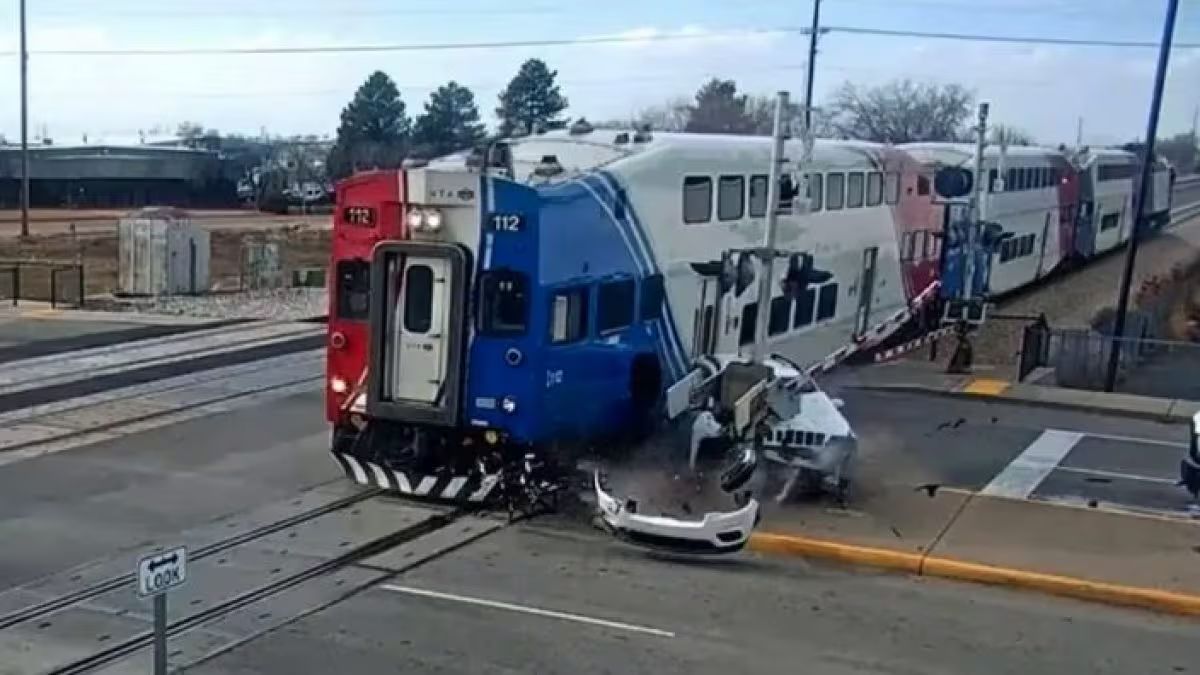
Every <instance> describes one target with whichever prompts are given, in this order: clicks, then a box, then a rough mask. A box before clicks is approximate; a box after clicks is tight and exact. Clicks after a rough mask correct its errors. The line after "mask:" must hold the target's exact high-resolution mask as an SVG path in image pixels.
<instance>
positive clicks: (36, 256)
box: [0, 216, 331, 302]
mask: <svg viewBox="0 0 1200 675" xmlns="http://www.w3.org/2000/svg"><path fill="white" fill-rule="evenodd" d="M328 218H329V217H328V216H324V219H325V220H326V221H328ZM115 222H116V221H115V220H114V221H113V225H112V226H111V227H108V228H107V229H105V228H102V227H101V228H97V229H96V230H92V231H88V230H83V229H82V228H81V229H80V230H77V233H76V234H74V235H72V234H68V233H65V232H63V231H59V232H53V233H40V232H39V233H38V234H34V235H32V236H30V237H28V238H26V239H22V238H20V237H16V236H12V235H11V234H8V233H7V232H5V231H4V230H3V227H4V226H5V225H7V223H4V224H0V259H2V260H0V298H11V297H12V276H11V273H10V272H8V271H7V270H9V269H11V264H5V263H11V262H12V261H16V260H19V261H46V262H58V263H65V264H71V263H74V262H77V261H80V262H82V263H83V268H84V280H85V293H86V294H87V295H96V294H108V293H113V292H114V291H115V290H116V284H117V236H116V229H115ZM285 222H286V221H285ZM205 225H206V226H207V225H208V223H205ZM39 229H40V228H35V231H38V230H39ZM64 229H65V228H64ZM209 229H210V234H211V237H210V241H211V244H212V252H211V268H210V278H211V282H212V284H213V285H214V287H215V288H219V289H223V290H231V289H235V288H237V287H238V280H239V277H240V274H241V259H242V246H243V244H244V243H245V242H247V241H248V240H251V239H257V240H263V239H266V240H269V241H277V242H279V243H280V244H281V246H280V257H281V258H282V260H281V262H282V266H283V270H284V280H285V282H286V281H287V280H289V279H290V278H291V270H293V269H297V268H311V267H325V266H326V265H328V263H329V241H330V233H331V231H330V229H329V228H328V225H327V224H322V225H314V226H309V225H307V224H306V223H303V222H300V223H295V222H288V223H287V224H283V225H280V224H277V223H276V224H272V223H270V222H269V218H264V220H262V221H257V222H254V223H253V225H252V226H250V227H246V226H244V225H241V226H239V225H237V224H232V223H231V224H230V226H228V227H216V228H211V227H210V228H209ZM5 235H7V236H5ZM57 283H58V284H59V290H58V295H57V297H58V299H61V300H63V301H67V302H74V301H75V298H76V296H77V295H78V292H77V291H76V288H77V285H78V280H77V277H76V275H75V273H74V272H73V271H72V272H64V273H60V274H59V278H58V282H57ZM20 284H21V298H22V299H30V300H49V299H50V268H49V267H48V266H37V265H25V266H23V269H22V271H21V279H20Z"/></svg>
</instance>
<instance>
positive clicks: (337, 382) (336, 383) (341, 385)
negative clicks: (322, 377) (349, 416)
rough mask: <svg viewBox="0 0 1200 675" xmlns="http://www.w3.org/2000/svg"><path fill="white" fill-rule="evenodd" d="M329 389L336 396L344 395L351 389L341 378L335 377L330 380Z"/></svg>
mask: <svg viewBox="0 0 1200 675" xmlns="http://www.w3.org/2000/svg"><path fill="white" fill-rule="evenodd" d="M329 389H330V390H331V391H332V392H333V393H335V394H344V393H346V391H347V390H349V389H350V385H349V384H347V383H346V381H345V380H343V379H342V378H340V377H334V378H331V379H330V380H329Z"/></svg>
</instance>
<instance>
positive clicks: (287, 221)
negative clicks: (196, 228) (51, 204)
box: [0, 209, 330, 237]
mask: <svg viewBox="0 0 1200 675" xmlns="http://www.w3.org/2000/svg"><path fill="white" fill-rule="evenodd" d="M128 213H129V210H128V209H33V210H31V211H30V212H29V232H30V234H31V235H35V236H36V235H51V234H68V233H70V231H71V225H72V224H74V226H75V231H76V233H78V234H81V235H83V234H95V233H104V232H116V228H117V221H118V220H120V219H121V217H122V216H124V215H126V214H128ZM188 215H189V216H191V218H192V221H193V222H195V223H196V224H199V225H203V226H204V227H205V228H207V229H209V230H217V229H234V230H242V229H245V230H254V229H272V228H279V227H286V226H305V227H310V228H326V229H328V228H329V227H330V216H329V215H328V214H324V215H320V214H317V215H299V214H297V215H287V216H279V215H274V214H270V213H259V212H257V211H249V210H244V209H203V210H188ZM20 232H21V212H20V211H19V210H13V209H0V237H12V236H16V235H18V234H20Z"/></svg>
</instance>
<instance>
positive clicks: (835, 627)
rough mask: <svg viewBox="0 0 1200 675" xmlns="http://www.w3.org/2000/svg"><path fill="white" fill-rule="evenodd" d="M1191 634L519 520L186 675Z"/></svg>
mask: <svg viewBox="0 0 1200 675" xmlns="http://www.w3.org/2000/svg"><path fill="white" fill-rule="evenodd" d="M497 603H502V604H497ZM1195 635H1196V624H1195V623H1194V622H1189V621H1186V620H1181V619H1175V618H1166V617H1159V616H1154V615H1148V614H1144V613H1136V612H1129V611H1124V610H1117V609H1112V608H1107V607H1096V606H1089V605H1082V604H1077V603H1074V602H1068V601H1063V600H1056V599H1048V598H1044V597H1040V596H1036V595H1032V594H1021V593H1013V592H1005V591H1000V590H995V589H990V588H985V587H977V586H966V585H957V584H951V583H940V582H937V581H934V580H929V579H911V578H905V577H901V576H892V575H874V574H865V573H855V572H851V571H846V570H839V569H832V568H827V567H823V566H815V565H808V564H804V563H801V562H797V561H794V560H787V561H783V560H772V559H764V558H756V557H750V556H747V557H741V558H737V559H728V560H719V561H701V562H696V561H692V560H672V559H669V558H662V557H657V556H652V555H647V554H644V553H642V552H641V551H636V550H631V549H628V548H625V547H624V546H622V545H620V544H617V543H614V542H612V541H611V540H608V539H606V538H604V537H603V536H601V535H598V534H592V533H590V532H581V531H576V530H574V529H571V528H565V529H560V528H557V527H554V526H553V525H548V524H534V525H529V526H518V527H514V528H509V529H505V530H501V531H499V532H497V533H494V534H492V535H489V536H488V537H486V538H484V539H482V540H480V541H477V542H476V543H474V544H471V545H470V546H468V547H466V548H463V549H460V550H458V551H456V552H454V553H451V554H449V555H447V556H446V557H444V558H441V559H438V560H435V561H433V562H430V563H427V564H426V565H425V566H422V567H420V568H418V569H417V570H415V571H412V572H410V573H407V574H404V575H401V576H399V577H396V578H394V579H392V580H391V581H390V582H388V583H386V584H384V585H380V586H376V587H374V588H372V589H369V590H367V591H364V592H363V593H361V594H359V595H357V596H354V597H352V598H351V599H349V600H348V601H346V602H343V603H340V604H337V605H334V606H332V607H330V608H328V609H326V610H324V611H321V612H318V613H316V614H313V615H310V616H307V617H305V618H303V619H300V620H299V621H296V622H294V623H293V624H291V625H289V626H287V627H286V628H284V629H282V630H278V631H275V632H272V633H269V634H267V635H265V636H262V637H260V638H259V639H257V640H254V641H253V642H250V643H248V644H245V645H243V646H241V647H239V648H237V649H235V650H233V651H231V652H227V653H225V654H223V655H221V656H218V657H217V658H215V659H213V660H211V661H209V662H207V663H205V664H202V665H201V666H199V667H197V668H195V669H194V670H189V672H194V673H197V674H202V675H245V674H247V673H299V672H306V673H318V672H321V673H327V672H347V673H364V674H365V673H464V674H466V673H471V674H476V673H517V672H520V673H621V674H626V673H655V674H659V673H714V674H716V673H719V674H721V675H727V674H728V673H813V674H814V675H843V674H845V675H848V674H851V673H854V674H858V675H862V674H866V673H889V674H900V673H903V674H912V675H918V674H919V675H933V674H937V673H954V674H961V673H1021V674H1023V675H1029V674H1035V673H1046V674H1048V675H1049V674H1054V675H1060V674H1062V673H1139V674H1143V673H1144V674H1150V673H1188V672H1200V671H1198V670H1197V669H1196V667H1194V666H1193V665H1192V664H1193V663H1194V654H1195Z"/></svg>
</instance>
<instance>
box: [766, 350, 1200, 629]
mask: <svg viewBox="0 0 1200 675" xmlns="http://www.w3.org/2000/svg"><path fill="white" fill-rule="evenodd" d="M988 373H989V371H988V370H986V369H983V368H981V369H979V372H977V373H976V374H972V375H949V374H946V373H945V372H944V371H943V370H942V369H940V368H938V367H936V366H934V365H932V364H929V363H922V362H914V361H898V362H893V363H889V364H881V365H874V366H870V367H866V368H860V369H852V370H848V371H845V372H843V373H841V374H840V375H839V376H838V377H837V378H836V380H835V381H834V382H832V386H833V387H835V388H836V387H838V386H842V387H851V388H861V389H872V390H882V391H901V392H904V391H907V392H915V393H921V394H926V395H936V396H961V397H976V398H983V399H988V400H993V401H1003V402H1007V403H1012V404H1018V405H1032V406H1052V407H1058V408H1066V409H1073V410H1082V411H1087V412H1093V413H1095V412H1099V413H1111V414H1114V415H1123V416H1131V417H1139V418H1148V419H1153V420H1159V421H1172V422H1186V421H1188V420H1190V419H1191V417H1192V415H1193V414H1195V413H1196V412H1197V411H1198V410H1200V402H1196V401H1186V400H1179V399H1158V398H1152V397H1146V396H1133V395H1128V394H1106V393H1103V392H1091V391H1081V390H1071V389H1063V388H1059V387H1047V386H1039V385H1029V384H1014V383H1011V382H1009V381H1006V380H1001V379H997V378H994V377H988V376H987V374H988ZM930 489H931V490H932V493H930V492H927V491H925V490H924V489H916V490H914V489H913V487H912V486H911V485H900V484H896V483H886V482H885V483H883V484H876V485H874V486H873V489H872V490H870V492H869V493H868V494H864V495H862V496H861V503H860V504H855V505H854V508H853V509H837V508H826V509H822V510H816V509H813V508H811V507H809V508H804V509H797V508H791V507H787V506H784V507H780V506H778V505H775V504H770V505H764V515H763V522H762V524H761V525H760V526H759V529H758V532H757V533H756V534H755V535H753V537H752V538H751V541H750V545H749V546H750V548H751V550H756V551H759V552H762V553H768V554H782V555H796V556H803V557H808V558H818V559H825V560H832V561H837V562H842V563H848V564H853V565H864V566H868V567H876V568H882V569H889V570H893V571H899V572H903V573H907V574H915V575H921V576H936V577H942V578H948V579H955V580H960V581H974V582H982V583H989V584H997V585H1005V586H1013V587H1019V588H1025V589H1031V590H1037V591H1040V592H1045V593H1051V594H1055V595H1063V596H1069V597H1073V598H1078V599H1084V600H1091V601H1099V602H1106V603H1111V604H1119V605H1127V606H1136V607H1143V608H1149V609H1153V610H1157V611H1164V612H1172V613H1180V614H1189V615H1196V616H1200V519H1192V520H1188V519H1186V518H1172V517H1168V516H1156V515H1139V514H1135V513H1127V512H1116V511H1108V510H1101V509H1092V508H1087V507H1083V506H1071V505H1064V504H1060V503H1050V502H1043V501H1035V500H1026V499H1009V498H1005V497H993V496H985V495H981V494H978V493H975V492H971V491H968V490H961V489H955V488H946V487H941V488H938V487H931V488H930Z"/></svg>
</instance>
